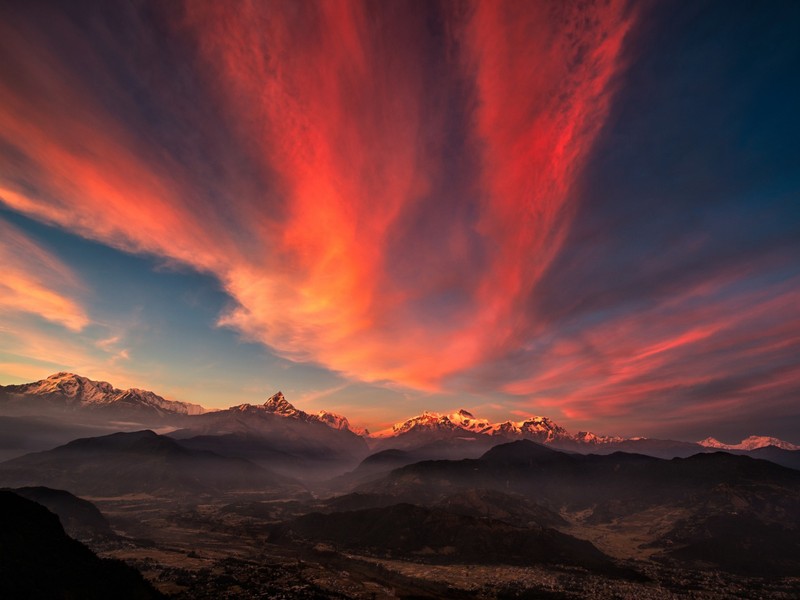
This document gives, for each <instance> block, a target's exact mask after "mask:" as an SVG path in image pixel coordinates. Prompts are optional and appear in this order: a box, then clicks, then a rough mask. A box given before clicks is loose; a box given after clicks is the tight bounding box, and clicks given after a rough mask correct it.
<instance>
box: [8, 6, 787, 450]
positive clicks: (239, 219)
mask: <svg viewBox="0 0 800 600" xmlns="http://www.w3.org/2000/svg"><path fill="white" fill-rule="evenodd" d="M799 25H800V4H798V3H796V2H790V1H787V2H780V1H777V0H776V1H773V2H765V3H754V2H743V1H737V0H731V1H726V2H721V1H718V2H704V1H697V2H677V1H662V2H654V1H643V2H625V1H617V0H609V1H597V2H592V1H586V2H557V1H545V0H541V1H536V2H528V1H526V2H521V1H520V2H514V1H505V0H502V1H492V2H469V1H464V2H432V1H431V2H423V1H411V0H405V1H398V0H386V1H383V2H375V1H371V2H359V1H356V0H347V1H345V0H331V1H310V0H308V1H303V2H286V1H277V2H270V1H264V2H241V3H228V2H210V1H209V2H204V1H191V2H189V1H187V2H181V1H177V0H176V1H175V2H145V1H132V2H84V1H80V0H76V1H74V2H51V3H48V2H15V1H13V0H9V1H7V2H3V3H2V5H0V265H2V271H1V272H0V275H1V276H0V384H9V383H22V382H27V381H35V380H38V379H42V378H44V377H46V376H48V375H50V374H51V373H55V372H58V371H71V372H76V373H79V374H81V375H84V376H87V377H90V378H92V379H100V380H105V381H110V382H111V383H113V384H114V385H116V386H117V387H121V388H126V387H139V388H144V389H150V390H153V391H155V392H156V393H159V394H161V395H163V396H165V397H167V398H170V399H174V400H184V401H190V402H196V403H199V404H202V405H204V406H207V407H220V408H221V407H227V406H231V405H235V404H240V403H243V402H249V403H258V402H263V401H264V399H265V398H266V397H267V396H269V395H270V394H272V393H273V392H275V391H276V390H282V391H283V392H284V394H285V395H286V397H287V399H288V400H289V401H291V402H293V403H294V404H295V405H297V406H298V407H299V408H302V409H304V410H307V411H316V410H319V409H321V408H326V409H329V410H335V411H336V412H340V413H342V414H345V415H346V416H348V418H349V419H350V420H351V421H352V422H355V423H358V424H360V425H366V426H368V427H370V428H371V429H381V428H383V427H385V426H387V425H388V424H390V423H392V422H395V421H398V420H401V419H404V418H407V417H410V416H413V415H415V414H418V413H419V412H421V411H422V410H434V411H450V410H453V409H456V408H459V407H465V408H467V409H470V410H472V411H473V412H474V413H476V414H477V415H479V416H485V417H487V418H491V419H494V420H498V421H499V420H506V419H508V418H511V419H515V420H519V419H521V418H522V417H524V416H526V415H545V416H549V417H551V418H552V419H554V420H555V421H556V422H558V423H559V424H561V425H563V426H565V427H567V428H568V429H571V430H575V431H577V430H586V429H589V430H592V431H595V432H597V433H602V434H615V435H628V436H631V435H647V436H651V437H672V438H675V439H686V440H695V439H701V438H704V437H706V436H708V435H714V436H716V437H718V438H720V439H722V440H723V441H738V440H739V439H741V438H742V437H745V436H747V435H751V434H757V435H773V436H777V437H782V438H784V439H787V440H789V441H793V442H795V443H800V144H799V143H798V139H800V117H799V116H798V110H797V107H798V106H800V78H798V77H797V73H798V72H800V37H798V36H797V35H796V32H797V27H798V26H799Z"/></svg>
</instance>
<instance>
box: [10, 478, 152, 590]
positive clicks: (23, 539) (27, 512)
mask: <svg viewBox="0 0 800 600" xmlns="http://www.w3.org/2000/svg"><path fill="white" fill-rule="evenodd" d="M0 597H2V598H9V599H12V598H13V599H15V600H26V599H31V600H43V599H45V598H46V599H52V600H60V599H63V600H71V599H78V598H80V599H81V600H95V599H96V600H108V599H110V598H114V599H119V600H151V599H153V600H154V599H157V598H164V596H163V595H161V594H160V593H159V592H157V591H156V590H155V589H154V588H153V587H152V586H151V585H150V584H149V583H148V582H146V581H145V580H144V578H143V577H142V576H141V574H139V572H138V571H136V570H135V569H133V568H131V567H129V566H127V565H126V564H125V563H122V562H120V561H116V560H109V559H101V558H98V557H97V556H96V555H95V554H94V553H93V552H92V551H91V550H89V549H88V548H87V547H86V546H84V545H83V544H81V543H80V542H78V541H76V540H74V539H72V538H70V537H69V536H67V534H66V533H64V528H63V527H62V526H61V523H60V522H59V520H58V517H57V516H56V515H54V514H53V513H51V512H50V511H48V510H47V509H46V508H45V507H44V506H42V505H40V504H38V503H36V502H33V501H32V500H28V499H27V498H23V497H21V496H19V495H17V494H15V493H13V492H9V491H0Z"/></svg>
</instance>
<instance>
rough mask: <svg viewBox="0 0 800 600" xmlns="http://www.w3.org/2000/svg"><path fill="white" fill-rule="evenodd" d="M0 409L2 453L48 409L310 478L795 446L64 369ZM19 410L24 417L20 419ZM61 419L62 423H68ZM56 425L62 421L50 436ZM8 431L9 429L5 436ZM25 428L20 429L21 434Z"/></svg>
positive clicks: (785, 453)
mask: <svg viewBox="0 0 800 600" xmlns="http://www.w3.org/2000/svg"><path fill="white" fill-rule="evenodd" d="M0 414H4V415H6V416H5V417H0V419H5V421H4V422H3V424H2V425H3V428H4V430H5V429H7V430H8V431H9V432H11V437H10V438H9V439H8V441H7V443H6V445H7V446H8V448H0V451H2V453H3V457H13V456H18V455H20V454H23V453H24V451H30V450H43V449H46V448H52V447H53V445H55V444H53V443H49V444H45V443H44V441H42V443H41V444H40V445H36V444H35V442H34V441H32V440H36V439H37V436H38V437H42V434H41V431H42V429H41V427H42V422H41V421H37V422H36V423H35V424H34V423H32V422H30V419H32V418H36V419H43V418H48V417H58V422H57V423H54V422H50V423H47V428H48V431H50V434H49V435H48V436H47V440H48V441H49V442H54V441H55V442H57V443H65V442H67V441H69V440H71V439H74V438H75V437H76V436H75V435H73V434H74V432H75V426H76V425H78V424H79V425H81V426H90V425H93V426H95V427H97V426H99V425H102V426H106V427H109V428H112V427H113V429H112V430H114V431H116V430H129V431H130V430H135V429H137V428H138V429H142V428H143V426H144V427H148V428H152V429H156V430H159V431H162V430H161V429H159V428H164V429H163V431H169V430H172V433H171V434H170V435H171V437H173V438H175V439H180V440H182V443H183V445H184V446H185V447H187V448H192V449H197V450H208V451H213V452H217V453H220V454H225V455H229V456H235V457H241V458H245V459H248V460H252V461H254V462H256V463H260V464H262V466H265V465H266V466H270V467H273V468H275V470H276V471H277V472H284V473H290V472H294V471H295V470H297V469H300V470H301V471H305V472H307V473H311V472H313V471H317V472H318V473H317V474H318V475H319V476H324V475H325V473H326V472H330V470H331V468H330V467H331V466H334V465H335V466H336V467H343V468H353V467H355V466H356V465H358V463H359V462H360V461H361V460H362V459H363V458H364V457H366V456H367V455H368V454H369V453H370V451H372V452H381V451H383V450H389V449H391V450H399V451H407V452H411V454H410V455H408V456H406V457H403V458H400V459H398V460H399V462H401V463H403V464H409V463H410V462H415V461H416V460H423V459H449V458H476V457H478V456H480V455H481V454H482V453H483V452H485V451H487V450H488V449H489V448H491V447H492V446H494V445H497V444H500V443H503V442H509V441H514V440H518V439H528V440H533V441H537V442H540V443H543V444H546V445H548V446H552V447H553V448H558V449H562V450H569V451H574V452H580V453H589V452H590V453H595V454H609V453H613V452H617V451H624V452H635V453H640V454H646V455H650V456H657V457H661V458H674V457H684V458H685V457H688V456H692V455H694V454H697V453H699V452H708V451H713V450H717V449H724V450H728V451H731V452H747V453H752V452H760V453H761V454H762V455H763V458H769V459H770V460H775V461H776V462H779V463H780V464H784V465H786V466H790V467H793V468H798V467H799V466H800V458H798V457H800V453H797V452H798V450H800V447H799V446H797V445H795V444H792V443H790V442H786V441H783V440H779V439H776V438H772V437H766V436H751V437H749V438H747V439H746V440H743V441H742V442H741V443H739V444H724V443H722V442H719V441H718V440H716V439H714V438H711V437H709V438H707V439H705V440H703V441H701V442H687V441H676V440H659V439H651V438H644V437H634V438H622V437H618V436H602V435H596V434H594V433H592V432H589V431H579V432H578V433H574V434H573V433H570V432H569V431H567V430H566V429H565V428H564V427H562V426H560V425H559V424H557V423H555V422H554V421H553V420H551V419H549V418H548V417H544V416H531V417H528V418H526V419H522V420H519V421H511V420H507V421H502V422H492V421H489V420H488V419H485V418H481V417H477V416H475V415H474V414H473V413H471V412H470V411H468V410H466V409H464V408H461V409H459V410H456V411H454V412H452V413H436V412H428V411H426V412H423V413H422V414H420V415H418V416H415V417H412V418H410V419H407V420H405V421H402V422H399V423H396V424H395V425H393V426H392V427H390V428H388V429H385V430H382V431H378V432H375V433H373V434H370V433H369V432H367V431H366V430H362V429H359V428H357V427H354V426H352V425H351V423H350V422H349V421H348V419H347V418H346V417H345V416H342V415H340V414H337V413H334V412H330V411H325V410H321V411H319V412H317V413H307V412H305V411H303V410H301V409H298V408H297V407H295V406H294V405H292V404H291V403H290V402H289V401H288V400H287V399H286V398H285V396H284V395H283V393H282V392H280V391H279V392H277V393H275V394H273V395H272V396H270V397H269V398H268V399H267V400H266V401H265V402H264V403H263V404H241V405H238V406H232V407H230V408H228V409H224V410H209V409H205V408H203V407H202V406H200V405H197V404H191V403H188V402H177V401H172V400H167V399H165V398H163V397H162V396H159V395H158V394H155V393H154V392H151V391H146V390H141V389H137V388H131V389H127V390H121V389H118V388H115V387H114V386H112V385H111V384H110V383H107V382H103V381H93V380H90V379H88V378H86V377H82V376H80V375H76V374H73V373H66V372H61V373H56V374H53V375H51V376H49V377H47V378H46V379H43V380H40V381H36V382H32V383H27V384H21V385H7V386H0ZM23 418H25V419H28V421H23V420H21V419H23ZM9 419H10V420H9ZM6 421H8V422H6ZM70 424H71V425H72V427H68V426H69V425H70ZM59 427H60V428H64V432H63V434H62V435H60V436H59V434H58V431H57V430H58V428H59ZM15 430H16V431H17V432H18V434H17V435H14V431H15ZM28 430H30V432H29V433H30V435H27V433H28ZM51 430H56V431H51ZM92 432H97V429H94V430H92ZM87 433H89V431H88V430H87ZM70 436H71V437H70ZM16 438H19V444H17V445H18V446H19V448H16V446H15V445H14V442H13V439H16ZM32 444H34V445H33V446H32ZM795 453H797V454H795ZM767 455H769V456H767ZM395 458H396V459H397V458H398V457H397V456H396V457H395ZM395 463H397V461H395ZM395 466H398V465H397V464H395Z"/></svg>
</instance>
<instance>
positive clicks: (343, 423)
mask: <svg viewBox="0 0 800 600" xmlns="http://www.w3.org/2000/svg"><path fill="white" fill-rule="evenodd" d="M315 418H316V419H317V421H320V422H322V423H325V425H327V426H328V427H333V428H334V429H350V421H348V420H347V417H343V416H342V415H337V414H336V413H333V412H329V411H327V410H321V411H319V412H318V413H317V414H316V415H315Z"/></svg>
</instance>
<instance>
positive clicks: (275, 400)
mask: <svg viewBox="0 0 800 600" xmlns="http://www.w3.org/2000/svg"><path fill="white" fill-rule="evenodd" d="M263 406H264V409H266V410H268V411H269V412H273V413H278V414H281V415H285V416H293V415H297V414H298V413H299V411H298V410H297V409H296V408H295V407H294V406H293V405H292V404H291V403H290V402H289V401H288V400H287V399H286V398H285V397H284V395H283V392H280V391H278V392H276V393H274V394H272V396H270V397H269V398H267V401H266V402H264V405H263Z"/></svg>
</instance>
